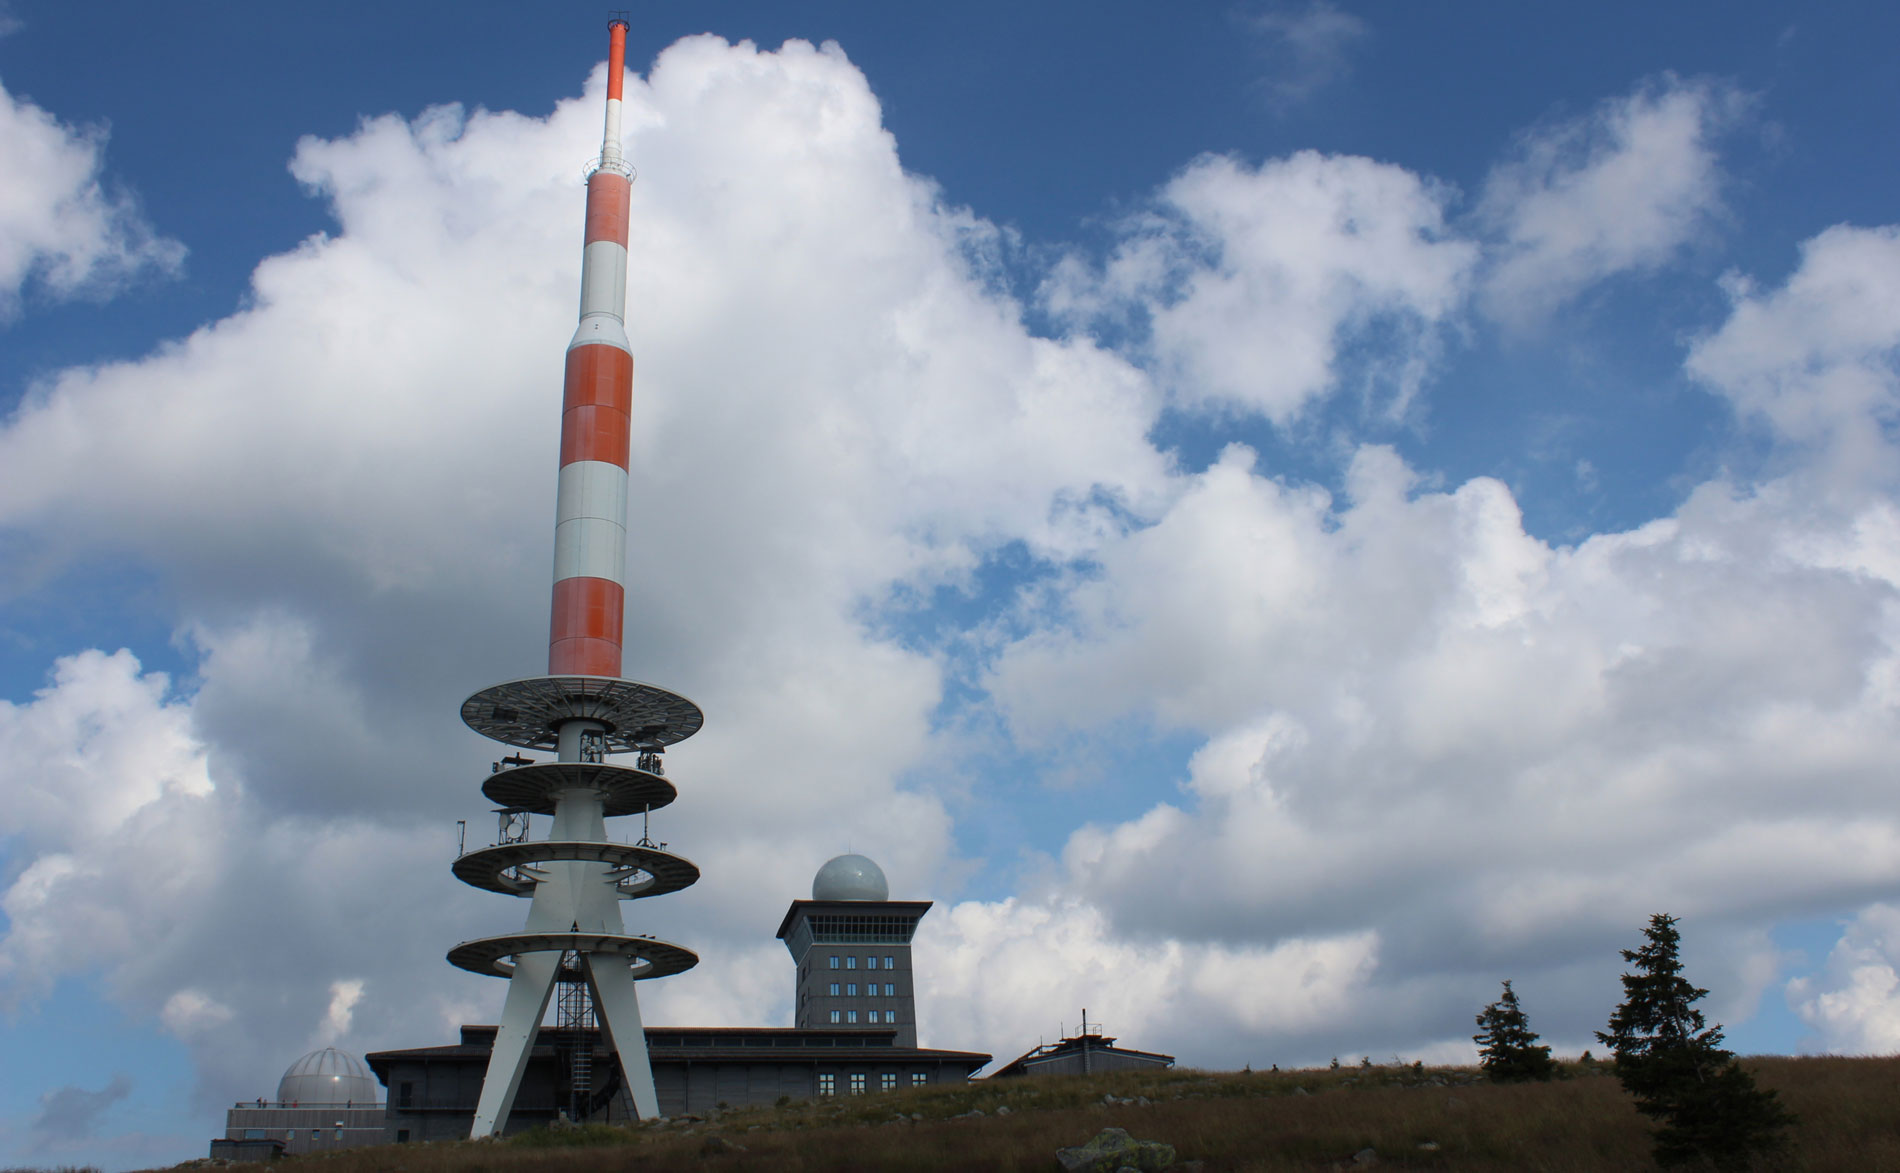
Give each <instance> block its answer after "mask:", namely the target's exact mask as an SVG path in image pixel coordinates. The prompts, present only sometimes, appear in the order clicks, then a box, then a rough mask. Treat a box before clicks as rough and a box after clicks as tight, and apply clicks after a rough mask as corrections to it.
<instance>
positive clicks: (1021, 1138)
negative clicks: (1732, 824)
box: [297, 1058, 1900, 1173]
mask: <svg viewBox="0 0 1900 1173" xmlns="http://www.w3.org/2000/svg"><path fill="white" fill-rule="evenodd" d="M1747 1065H1748V1066H1749V1067H1750V1068H1751V1069H1752V1070H1754V1071H1755V1072H1756V1074H1757V1076H1758V1077H1759V1078H1760V1079H1761V1081H1762V1083H1763V1085H1764V1086H1767V1087H1771V1088H1774V1089H1776V1090H1777V1091H1779V1092H1780V1093H1781V1097H1782V1099H1783V1101H1784V1102H1785V1103H1786V1104H1787V1105H1788V1106H1789V1107H1790V1108H1791V1109H1793V1110H1794V1111H1795V1112H1796V1113H1797V1114H1798V1115H1799V1116H1800V1117H1801V1123H1800V1124H1799V1126H1798V1127H1797V1128H1796V1129H1795V1131H1794V1133H1793V1135H1792V1138H1791V1139H1792V1141H1793V1147H1792V1148H1791V1149H1790V1151H1789V1152H1788V1153H1787V1154H1785V1156H1784V1157H1783V1158H1781V1159H1779V1160H1778V1161H1777V1162H1776V1163H1775V1164H1774V1168H1776V1169H1778V1170H1789V1171H1792V1173H1803V1171H1808V1170H1813V1171H1815V1173H1821V1171H1830V1173H1831V1171H1834V1170H1841V1169H1854V1170H1856V1171H1857V1173H1874V1171H1878V1170H1891V1171H1893V1173H1900V1127H1896V1111H1895V1109H1896V1107H1900V1103H1896V1091H1897V1090H1900V1059H1834V1058H1825V1059H1777V1058H1766V1059H1754V1060H1749V1061H1748V1063H1747ZM1566 1074H1568V1075H1569V1076H1570V1078H1568V1079H1566V1080H1563V1081H1561V1082H1557V1083H1549V1084H1528V1085H1516V1086H1495V1085H1490V1084H1485V1083H1482V1082H1478V1081H1476V1077H1475V1075H1474V1073H1473V1072H1472V1071H1470V1070H1469V1069H1456V1068H1438V1069H1430V1068H1427V1069H1422V1070H1420V1069H1416V1068H1410V1067H1384V1068H1373V1069H1371V1070H1366V1069H1342V1070H1338V1071H1296V1072H1277V1073H1261V1072H1255V1073H1238V1072H1227V1073H1214V1072H1201V1071H1170V1072H1160V1073H1132V1072H1123V1073H1118V1074H1115V1075H1107V1076H1095V1077H1088V1078H1079V1077H1070V1078H1046V1079H1027V1080H1010V1081H1002V1082H997V1083H977V1084H972V1085H969V1086H965V1087H956V1088H924V1089H917V1090H914V1091H902V1092H894V1093H889V1094H885V1095H869V1096H863V1097H855V1098H847V1099H838V1100H827V1101H821V1102H817V1103H798V1104H792V1105H789V1106H787V1107H784V1108H752V1109H743V1110H736V1111H729V1112H721V1113H718V1115H717V1118H716V1119H713V1120H707V1121H681V1122H673V1123H669V1124H664V1125H649V1126H644V1127H638V1128H630V1129H616V1128H604V1127H603V1128H591V1129H585V1130H575V1131H573V1132H568V1133H549V1132H543V1131H537V1132H534V1133H528V1134H524V1135H522V1136H519V1137H515V1138H511V1139H510V1140H508V1141H505V1142H501V1143H482V1144H435V1145H403V1146H393V1145H392V1146H387V1147H381V1148H367V1149H353V1150H349V1151H346V1152H341V1153H334V1154H328V1155H324V1156H312V1157H304V1158H299V1159H297V1164H298V1166H299V1167H300V1168H302V1169H303V1170H304V1173H371V1171H381V1170H421V1171H441V1173H570V1171H573V1173H578V1171H580V1170H621V1169H625V1170H635V1169H638V1170H643V1171H646V1170H652V1171H662V1173H664V1171H670V1170H687V1169H692V1170H706V1171H708V1173H723V1171H727V1170H731V1171H738V1170H767V1169H769V1170H774V1171H779V1170H784V1171H787V1173H805V1171H809V1173H820V1171H822V1173H857V1171H860V1170H862V1171H866V1173H869V1171H872V1170H907V1171H909V1170H914V1171H918V1173H924V1171H931V1173H935V1171H943V1173H951V1171H961V1170H985V1171H992V1170H993V1171H999V1173H1006V1171H1012V1170H1035V1171H1036V1173H1047V1171H1048V1170H1051V1169H1054V1168H1055V1160H1054V1153H1055V1150H1056V1149H1058V1148H1061V1147H1064V1146H1068V1145H1076V1144H1081V1143H1083V1142H1085V1141H1087V1140H1088V1139H1089V1138H1090V1137H1091V1136H1093V1135H1094V1134H1095V1133H1096V1132H1097V1131H1099V1130H1101V1129H1102V1128H1105V1127H1109V1126H1111V1125H1112V1126H1119V1127H1122V1128H1126V1129H1127V1130H1128V1131H1129V1132H1131V1133H1133V1134H1134V1135H1135V1136H1137V1137H1140V1138H1142V1139H1145V1140H1160V1141H1166V1142H1167V1143H1169V1144H1172V1145H1173V1146H1174V1147H1175V1149H1176V1150H1177V1151H1178V1152H1179V1154H1180V1156H1181V1159H1182V1160H1184V1161H1186V1160H1198V1161H1202V1162H1204V1167H1205V1169H1206V1170H1207V1171H1208V1173H1226V1171H1235V1173H1239V1171H1248V1173H1254V1171H1258V1173H1279V1171H1282V1170H1302V1171H1311V1170H1326V1169H1331V1168H1333V1167H1334V1166H1335V1165H1336V1164H1343V1165H1344V1166H1345V1167H1352V1163H1351V1158H1352V1155H1353V1154H1354V1153H1356V1152H1359V1151H1360V1150H1363V1149H1366V1148H1371V1149H1374V1150H1376V1151H1377V1153H1378V1154H1379V1159H1380V1167H1382V1168H1400V1169H1420V1170H1427V1169H1446V1170H1470V1171H1472V1173H1486V1171H1491V1170H1497V1171H1499V1173H1502V1171H1504V1170H1510V1171H1512V1173H1519V1171H1531V1170H1535V1171H1548V1173H1586V1171H1590V1173H1594V1171H1599V1170H1618V1171H1621V1170H1631V1169H1645V1168H1650V1167H1651V1165H1650V1161H1649V1126H1648V1122H1647V1121H1646V1120H1644V1119H1643V1118H1642V1117H1641V1116H1639V1115H1638V1114H1637V1113H1636V1111H1635V1110H1634V1109H1633V1108H1632V1107H1631V1106H1630V1102H1629V1099H1628V1097H1626V1096H1624V1095H1623V1093H1622V1090H1621V1088H1620V1087H1619V1086H1618V1085H1617V1082H1616V1080H1615V1079H1614V1078H1612V1077H1610V1075H1609V1074H1608V1071H1607V1068H1604V1067H1595V1066H1589V1067H1577V1066H1575V1065H1572V1066H1571V1067H1569V1068H1568V1069H1567V1072H1566ZM1299 1088H1304V1089H1305V1090H1306V1091H1307V1093H1308V1094H1305V1095H1301V1094H1299V1092H1298V1091H1297V1090H1296V1089H1299ZM1105 1095H1110V1096H1116V1097H1127V1098H1134V1097H1146V1098H1147V1099H1148V1100H1149V1101H1150V1102H1149V1103H1148V1104H1147V1105H1145V1106H1144V1105H1139V1104H1112V1105H1111V1104H1104V1103H1103V1102H1102V1101H1103V1097H1104V1096H1105ZM1003 1106H1007V1107H1008V1108H1009V1109H1010V1112H1009V1114H1007V1115H1004V1116H1000V1117H999V1116H998V1115H996V1109H997V1108H999V1107H1003ZM973 1108H974V1109H981V1110H982V1111H983V1112H984V1113H985V1114H984V1115H983V1116H981V1117H964V1116H963V1115H962V1114H963V1113H965V1112H968V1111H970V1110H971V1109H973ZM913 1115H915V1116H921V1117H922V1119H921V1120H916V1119H913V1118H912V1117H913ZM714 1137H717V1138H721V1140H723V1141H726V1142H730V1143H732V1144H736V1145H743V1146H745V1147H744V1151H725V1152H722V1151H713V1150H716V1149H717V1148H718V1146H719V1145H720V1144H721V1140H714V1139H712V1138H714ZM1422 1145H1435V1146H1436V1148H1435V1149H1433V1148H1421V1146H1422Z"/></svg>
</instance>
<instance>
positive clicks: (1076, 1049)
mask: <svg viewBox="0 0 1900 1173" xmlns="http://www.w3.org/2000/svg"><path fill="white" fill-rule="evenodd" d="M1173 1066H1174V1056H1173V1055H1163V1054H1160V1053H1159V1052H1156V1051H1136V1050H1133V1049H1131V1048H1128V1047H1118V1046H1116V1045H1115V1040H1114V1039H1113V1038H1111V1037H1110V1036H1108V1035H1105V1034H1103V1033H1102V1027H1101V1024H1099V1023H1097V1024H1095V1025H1094V1027H1093V1028H1092V1029H1091V1027H1090V1024H1089V1016H1088V1011H1086V1010H1084V1011H1083V1012H1082V1028H1081V1030H1079V1031H1077V1032H1076V1033H1075V1034H1073V1035H1070V1036H1069V1037H1067V1038H1065V1039H1062V1040H1060V1041H1058V1042H1053V1043H1044V1044H1042V1045H1040V1046H1038V1047H1036V1048H1034V1049H1033V1050H1030V1051H1028V1052H1025V1053H1024V1054H1022V1055H1018V1056H1017V1057H1016V1058H1014V1059H1012V1060H1010V1061H1009V1062H1008V1063H1005V1064H1004V1065H1003V1066H1002V1067H1000V1068H998V1069H997V1070H996V1071H994V1072H992V1073H991V1075H990V1078H991V1079H1013V1078H1015V1077H1017V1076H1023V1075H1095V1074H1099V1073H1101V1072H1104V1071H1128V1070H1131V1069H1136V1068H1149V1069H1157V1068H1168V1067H1173Z"/></svg>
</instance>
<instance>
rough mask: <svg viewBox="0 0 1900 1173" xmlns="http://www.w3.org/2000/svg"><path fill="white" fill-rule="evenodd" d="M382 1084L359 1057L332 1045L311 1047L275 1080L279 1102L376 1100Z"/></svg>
mask: <svg viewBox="0 0 1900 1173" xmlns="http://www.w3.org/2000/svg"><path fill="white" fill-rule="evenodd" d="M382 1099H383V1087H382V1085H381V1084H380V1083H377V1082H376V1077H375V1076H374V1075H372V1074H370V1070H369V1068H368V1067H366V1066H365V1065H364V1064H363V1061H362V1060H361V1059H358V1058H357V1057H356V1056H354V1055H350V1054H346V1053H345V1052H343V1051H339V1050H337V1049H336V1048H335V1047H325V1048H323V1050H321V1051H312V1052H310V1053H309V1054H308V1055H305V1056H304V1057H303V1058H301V1059H299V1060H297V1061H296V1062H295V1063H292V1064H291V1065H290V1070H288V1071H286V1072H284V1078H282V1079H281V1080H278V1081H277V1102H278V1103H280V1104H345V1103H349V1104H379V1103H381V1102H382Z"/></svg>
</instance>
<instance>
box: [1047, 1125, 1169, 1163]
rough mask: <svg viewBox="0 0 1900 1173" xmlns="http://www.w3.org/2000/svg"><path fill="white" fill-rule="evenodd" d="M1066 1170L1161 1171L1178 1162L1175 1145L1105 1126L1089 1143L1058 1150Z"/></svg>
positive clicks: (1058, 1158) (1059, 1161) (1057, 1153)
mask: <svg viewBox="0 0 1900 1173" xmlns="http://www.w3.org/2000/svg"><path fill="white" fill-rule="evenodd" d="M1056 1161H1057V1163H1058V1164H1060V1165H1061V1166H1062V1169H1063V1173H1117V1171H1118V1170H1121V1169H1136V1170H1139V1171H1140V1173H1161V1170H1163V1169H1167V1168H1169V1167H1170V1166H1172V1165H1173V1164H1174V1146H1173V1145H1170V1144H1162V1143H1161V1142H1160V1141H1158V1140H1136V1139H1135V1138H1134V1137H1132V1136H1129V1135H1128V1130H1127V1129H1124V1128H1104V1129H1102V1131H1100V1132H1098V1133H1096V1134H1095V1138H1094V1139H1093V1140H1091V1141H1089V1142H1088V1143H1087V1144H1085V1145H1077V1146H1076V1147H1074V1148H1068V1149H1057V1150H1056Z"/></svg>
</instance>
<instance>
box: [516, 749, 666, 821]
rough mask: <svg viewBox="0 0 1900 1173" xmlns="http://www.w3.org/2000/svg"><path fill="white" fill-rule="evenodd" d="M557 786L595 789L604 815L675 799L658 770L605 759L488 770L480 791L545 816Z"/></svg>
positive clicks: (629, 812)
mask: <svg viewBox="0 0 1900 1173" xmlns="http://www.w3.org/2000/svg"><path fill="white" fill-rule="evenodd" d="M563 790H593V791H598V792H599V794H600V798H601V803H602V808H603V809H602V811H601V813H602V814H604V815H606V816H607V817H609V818H613V817H615V816H618V815H637V814H639V813H640V812H641V811H650V810H658V809H659V808H660V807H663V806H665V805H666V804H667V803H669V802H672V801H673V800H674V799H675V798H678V797H679V791H677V790H675V789H673V784H672V783H671V782H668V781H667V780H666V779H665V778H662V777H660V776H659V775H658V774H651V773H648V772H647V771H645V770H636V769H634V768H633V767H632V766H616V765H614V764H613V763H611V762H537V763H535V764H534V765H532V766H517V767H515V768H514V769H512V770H502V771H500V772H498V773H494V774H490V775H489V776H488V780H487V781H486V782H483V783H482V793H483V794H484V795H486V796H487V798H488V800H489V801H490V802H492V803H494V804H495V805H496V806H499V807H503V808H505V809H507V810H514V811H527V812H528V813H530V814H536V815H551V814H553V813H554V804H555V802H556V801H557V800H558V799H559V797H560V794H561V791H563Z"/></svg>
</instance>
